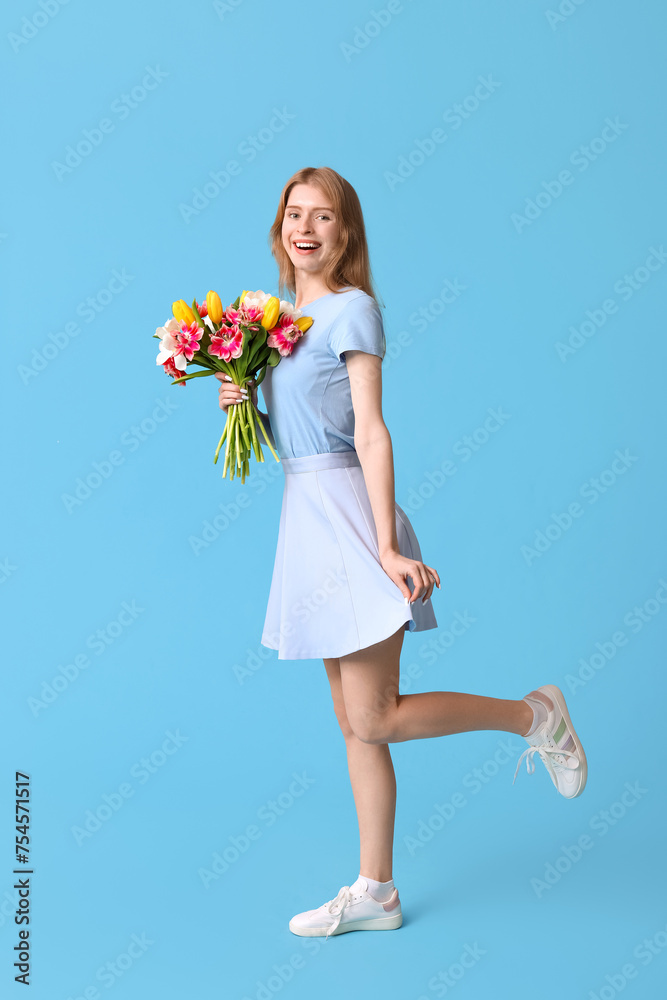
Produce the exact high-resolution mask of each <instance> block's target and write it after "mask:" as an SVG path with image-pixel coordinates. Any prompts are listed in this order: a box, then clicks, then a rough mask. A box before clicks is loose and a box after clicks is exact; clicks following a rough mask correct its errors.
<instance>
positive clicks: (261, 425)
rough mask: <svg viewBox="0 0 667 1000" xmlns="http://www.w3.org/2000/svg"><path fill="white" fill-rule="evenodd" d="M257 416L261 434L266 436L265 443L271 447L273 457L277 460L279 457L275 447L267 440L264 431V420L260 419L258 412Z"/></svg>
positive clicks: (267, 437)
mask: <svg viewBox="0 0 667 1000" xmlns="http://www.w3.org/2000/svg"><path fill="white" fill-rule="evenodd" d="M258 418H259V426H260V427H261V430H262V434H263V435H264V437H265V438H266V443H267V444H268V446H269V448H270V449H271V454H272V455H273V457H274V458H275V460H276V462H279V461H280V459H279V458H278V456H277V455H276V452H275V449H274V447H273V445H272V444H271V442H270V441H269V435H268V434H267V433H266V427H265V426H264V421H263V420H262V418H261V417H259V414H258Z"/></svg>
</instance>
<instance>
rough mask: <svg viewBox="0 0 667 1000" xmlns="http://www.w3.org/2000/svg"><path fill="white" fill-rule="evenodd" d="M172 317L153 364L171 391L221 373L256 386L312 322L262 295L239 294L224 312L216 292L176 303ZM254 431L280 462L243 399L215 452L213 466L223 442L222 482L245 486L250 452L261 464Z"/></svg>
mask: <svg viewBox="0 0 667 1000" xmlns="http://www.w3.org/2000/svg"><path fill="white" fill-rule="evenodd" d="M172 312H173V319H169V320H167V322H166V323H165V324H164V326H161V327H158V328H157V330H156V331H155V333H154V335H153V336H155V337H157V338H158V339H159V341H160V351H159V353H158V356H157V359H156V363H157V364H158V365H162V367H163V368H164V370H165V372H166V373H167V375H170V376H171V377H172V378H173V380H174V381H173V382H172V383H171V384H172V385H185V383H186V381H187V380H188V379H191V378H200V377H201V376H205V375H213V374H214V373H215V372H225V373H226V374H227V375H229V376H230V377H231V379H232V381H233V382H234V383H235V384H236V385H238V386H244V385H246V384H247V383H248V382H249V381H250V380H251V379H254V380H255V385H259V384H260V383H261V381H262V379H263V378H264V376H265V374H266V369H267V367H268V366H269V365H270V366H271V367H275V366H276V365H277V364H278V362H279V361H280V360H281V359H282V358H285V357H288V356H289V355H290V354H291V353H292V351H293V350H294V347H295V345H296V343H297V342H298V340H299V339H300V338H301V337H302V336H303V334H304V333H305V332H306V330H308V328H309V327H310V326H311V325H312V322H313V320H312V318H311V317H310V316H303V315H302V314H301V310H299V309H295V308H294V307H293V306H292V305H291V304H290V303H289V302H284V301H283V300H282V299H278V298H276V296H275V295H268V294H266V293H264V292H262V291H261V290H260V291H258V292H243V294H242V295H239V296H238V298H236V299H235V300H234V302H232V304H231V305H230V306H228V307H227V308H226V309H223V307H222V303H221V301H220V297H219V296H218V294H217V293H216V292H209V293H208V295H207V296H206V299H205V301H203V302H201V303H198V302H197V300H196V299H195V300H194V301H193V303H192V305H191V306H189V305H188V304H187V303H186V302H185V301H184V300H183V299H179V300H178V301H177V302H174V304H173V308H172ZM188 364H193V365H198V366H199V368H200V371H194V372H187V373H186V369H187V366H188ZM257 425H259V428H260V430H261V432H262V434H263V435H264V437H265V439H266V443H267V444H268V446H269V448H270V450H271V453H272V455H273V457H274V458H275V460H276V461H277V462H279V461H280V459H279V458H278V456H277V455H276V453H275V450H274V448H273V447H272V445H271V442H270V440H269V437H268V435H267V433H266V429H265V427H264V424H263V423H262V420H261V418H260V417H259V413H258V411H257V408H256V407H255V405H254V403H253V401H252V399H245V400H243V402H242V403H235V404H234V405H233V406H231V407H229V412H228V414H227V421H226V423H225V427H224V430H223V432H222V436H221V438H220V441H219V442H218V447H217V448H216V451H215V457H214V459H213V461H214V463H216V462H217V461H218V455H219V454H220V449H221V447H222V444H223V442H224V440H225V438H226V439H227V445H226V448H225V461H224V466H223V470H222V475H223V477H224V476H225V475H226V473H227V469H229V470H230V471H229V478H230V479H233V478H234V476H235V475H236V474H237V473H240V475H241V482H243V483H244V482H245V477H246V475H247V474H248V472H249V471H250V454H251V451H254V453H255V458H256V459H257V461H258V462H263V461H264V454H263V452H262V446H261V444H260V442H259V440H258V437H257Z"/></svg>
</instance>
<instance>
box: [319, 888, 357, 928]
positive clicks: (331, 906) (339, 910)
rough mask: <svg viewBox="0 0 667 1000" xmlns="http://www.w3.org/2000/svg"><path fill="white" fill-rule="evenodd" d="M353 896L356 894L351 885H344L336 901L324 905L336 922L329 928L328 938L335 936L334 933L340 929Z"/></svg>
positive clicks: (331, 900) (332, 900)
mask: <svg viewBox="0 0 667 1000" xmlns="http://www.w3.org/2000/svg"><path fill="white" fill-rule="evenodd" d="M353 895H354V893H353V892H352V891H351V889H350V887H349V885H344V886H343V887H342V888H341V889H339V890H338V895H337V896H336V897H335V899H330V900H329V902H328V903H325V904H324V908H325V910H326V911H327V913H331V914H332V915H334V916H335V920H334V922H333V923H332V925H331V927H329V929H328V931H327V933H326V937H327V938H328V937H329V935H330V934H333V932H334V931H335V930H336V928H337V927H338V925H339V923H340V918H341V917H342V916H343V910H344V909H345V907H346V906H347V905H348V903H349V902H350V900H351V899H352V897H353Z"/></svg>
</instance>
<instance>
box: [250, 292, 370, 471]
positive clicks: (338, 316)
mask: <svg viewBox="0 0 667 1000" xmlns="http://www.w3.org/2000/svg"><path fill="white" fill-rule="evenodd" d="M302 312H303V314H304V315H305V316H312V318H313V324H312V326H311V327H310V328H309V329H308V330H306V332H305V333H304V335H303V337H301V338H300V339H299V340H298V341H297V343H296V345H295V347H294V350H293V351H292V354H291V355H290V356H289V357H286V358H281V360H280V361H279V362H278V364H277V365H276V367H275V368H268V369H267V372H266V375H265V376H264V380H263V381H262V383H261V385H260V389H261V390H262V396H263V397H264V401H265V403H266V409H267V413H268V416H269V423H270V426H271V430H272V432H273V437H274V440H275V448H276V451H277V453H278V455H279V456H280V457H281V458H301V457H302V456H304V455H318V454H321V453H323V452H333V451H351V450H354V409H353V407H352V397H351V394H350V379H349V376H348V374H347V365H346V364H345V358H344V352H345V351H352V350H355V351H365V352H366V353H367V354H376V355H378V357H380V358H383V357H384V354H385V350H386V341H385V335H384V327H383V323H382V314H381V312H380V309H379V307H378V305H377V303H376V301H375V299H374V298H373V297H372V296H370V295H367V294H366V292H364V291H362V290H361V289H360V288H348V289H345V291H342V292H329V293H328V294H326V295H322V296H320V297H319V298H317V299H314V300H313V301H312V302H310V303H309V304H308V305H305V306H304V307H303V309H302Z"/></svg>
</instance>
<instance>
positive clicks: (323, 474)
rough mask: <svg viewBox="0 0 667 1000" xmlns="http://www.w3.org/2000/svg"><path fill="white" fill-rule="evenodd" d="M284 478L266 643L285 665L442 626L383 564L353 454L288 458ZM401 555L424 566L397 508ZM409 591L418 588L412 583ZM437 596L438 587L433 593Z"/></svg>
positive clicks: (405, 519) (406, 520) (429, 608)
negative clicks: (411, 601)
mask: <svg viewBox="0 0 667 1000" xmlns="http://www.w3.org/2000/svg"><path fill="white" fill-rule="evenodd" d="M281 464H282V467H283V471H284V473H285V484H284V490H283V498H282V507H281V512H280V524H279V529H278V541H277V545H276V554H275V562H274V566H273V575H272V578H271V587H270V591H269V598H268V605H267V610H266V617H265V621H264V627H263V631H262V639H261V642H262V645H263V646H267V647H268V648H269V649H277V650H278V659H279V660H301V659H314V658H319V657H322V658H325V657H336V656H345V655H346V654H347V653H353V652H355V651H357V650H359V649H365V648H366V647H367V646H372V645H373V643H376V642H380V641H381V640H382V639H386V638H388V637H389V636H390V635H393V634H394V632H396V631H397V629H399V628H400V626H401V625H403V626H404V628H405V630H406V631H410V632H423V631H425V630H427V629H433V628H437V627H438V623H437V621H436V618H435V613H434V611H433V606H432V603H431V601H427V603H426V604H422V601H421V597H417V599H416V600H415V602H414V604H406V603H405V599H404V597H403V594H402V593H401V590H400V589H399V587H398V586H397V584H395V583H394V582H393V580H391V579H390V578H389V577H388V576H387V574H386V573H385V571H384V570H383V568H382V565H381V563H380V556H379V550H378V538H377V530H376V527H375V519H374V517H373V510H372V507H371V502H370V498H369V496H368V491H367V488H366V482H365V479H364V475H363V471H362V468H361V463H360V461H359V457H358V455H357V452H356V451H352V450H350V451H342V452H327V453H322V454H317V455H306V456H304V457H299V458H283V459H281ZM395 509H396V534H397V538H398V546H399V550H400V552H401V555H404V556H408V557H409V558H411V559H418V560H420V561H421V559H422V555H421V550H420V547H419V542H418V540H417V536H416V535H415V532H414V529H413V527H412V524H411V523H410V520H409V518H408V516H407V515H406V514H405V512H404V511H403V510H402V508H401V507H399V505H398V504H395ZM407 584H408V586H409V587H410V590H411V591H412V590H413V589H414V583H413V581H412V579H411V577H409V576H408V577H407ZM434 593H435V591H434Z"/></svg>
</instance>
